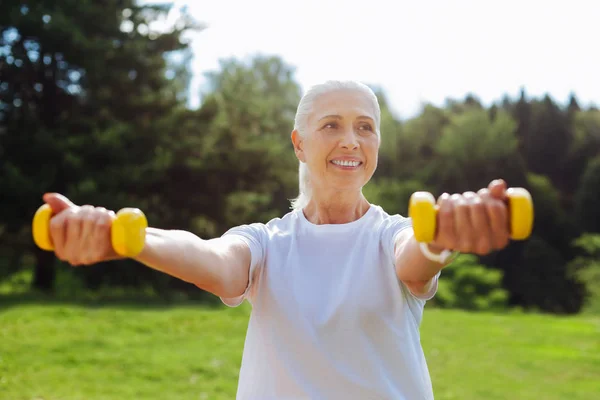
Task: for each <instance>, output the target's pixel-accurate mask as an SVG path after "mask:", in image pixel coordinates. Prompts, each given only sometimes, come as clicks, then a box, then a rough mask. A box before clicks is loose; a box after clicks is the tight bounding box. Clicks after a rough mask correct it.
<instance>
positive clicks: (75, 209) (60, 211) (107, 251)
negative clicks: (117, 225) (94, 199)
mask: <svg viewBox="0 0 600 400" xmlns="http://www.w3.org/2000/svg"><path fill="white" fill-rule="evenodd" d="M44 202H46V203H47V204H48V205H49V206H50V208H51V209H52V212H53V216H52V218H51V219H50V238H51V240H52V243H53V245H54V253H55V254H56V256H57V257H58V258H59V259H60V260H62V261H65V262H68V263H69V264H71V265H72V266H79V265H91V264H96V263H99V262H103V261H109V260H114V259H117V258H121V257H119V256H118V255H117V253H116V252H115V251H114V249H113V247H112V242H111V233H110V232H111V226H112V222H113V221H114V219H115V213H114V212H113V211H111V210H107V209H106V208H104V207H94V206H90V205H84V206H77V205H75V204H73V203H72V202H71V201H70V200H69V199H67V198H66V197H65V196H63V195H61V194H58V193H47V194H45V195H44Z"/></svg>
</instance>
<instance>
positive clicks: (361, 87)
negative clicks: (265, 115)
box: [291, 81, 381, 210]
mask: <svg viewBox="0 0 600 400" xmlns="http://www.w3.org/2000/svg"><path fill="white" fill-rule="evenodd" d="M338 90H353V91H360V92H362V93H363V94H364V95H366V96H367V97H368V98H369V99H370V100H371V101H372V102H373V106H374V107H373V108H374V109H375V131H376V132H377V135H378V136H379V135H380V132H379V127H380V121H381V110H380V108H379V101H378V100H377V96H376V95H375V93H374V92H373V90H372V89H371V88H370V87H368V86H367V85H365V84H363V83H361V82H357V81H327V82H325V83H321V84H318V85H315V86H312V87H311V88H310V89H308V90H307V91H306V93H305V94H304V95H303V96H302V98H301V99H300V103H299V104H298V109H297V111H296V118H295V119H294V129H295V130H297V131H298V133H299V134H300V136H305V135H306V134H307V125H308V117H309V116H310V114H311V113H312V112H313V104H314V102H315V100H316V99H317V98H319V97H320V96H322V95H324V94H327V93H331V92H335V91H338ZM298 183H299V190H300V193H299V195H298V197H296V198H295V199H292V202H291V203H292V207H291V208H292V209H294V210H298V209H302V208H304V207H306V205H307V204H308V202H309V201H310V197H311V194H312V190H311V187H310V176H309V172H308V167H307V166H306V164H305V163H303V162H302V161H300V166H299V168H298Z"/></svg>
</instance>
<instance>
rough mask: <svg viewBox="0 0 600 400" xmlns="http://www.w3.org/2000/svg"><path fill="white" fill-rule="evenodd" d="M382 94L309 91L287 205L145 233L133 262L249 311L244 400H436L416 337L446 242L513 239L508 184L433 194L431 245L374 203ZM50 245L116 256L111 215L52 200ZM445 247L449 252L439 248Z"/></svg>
mask: <svg viewBox="0 0 600 400" xmlns="http://www.w3.org/2000/svg"><path fill="white" fill-rule="evenodd" d="M379 121H380V110H379V104H378V102H377V98H376V96H375V95H374V93H373V92H372V91H371V90H370V89H369V88H368V87H367V86H365V85H363V84H360V83H357V82H331V81H330V82H326V83H324V84H321V85H317V86H315V87H313V88H311V89H310V90H308V91H307V92H306V94H305V95H304V97H303V98H302V100H301V101H300V104H299V106H298V112H297V115H296V120H295V126H294V130H293V132H292V134H291V140H292V142H293V145H294V151H295V154H296V157H297V158H298V160H299V161H300V195H299V196H298V198H296V199H295V200H294V201H293V210H292V211H291V212H289V213H287V214H286V215H284V216H283V217H282V218H275V219H273V220H271V221H269V222H268V223H266V224H263V223H254V224H250V225H243V226H237V227H234V228H232V229H230V230H229V231H228V232H226V233H225V234H224V235H223V236H221V237H218V238H215V239H210V240H204V239H201V238H199V237H197V236H196V235H194V234H192V233H189V232H184V231H166V230H160V229H153V228H148V229H147V231H146V245H145V247H144V249H143V251H142V252H141V253H140V255H139V256H138V257H136V259H137V260H138V261H139V262H141V263H143V264H145V265H147V266H149V267H151V268H154V269H157V270H160V271H163V272H165V273H167V274H170V275H172V276H175V277H177V278H180V279H182V280H185V281H187V282H191V283H193V284H195V285H197V286H198V287H200V288H202V289H204V290H206V291H209V292H211V293H213V294H215V295H217V296H219V297H220V298H221V299H222V301H223V302H224V303H225V304H227V305H228V306H232V307H235V306H237V305H239V304H241V303H242V302H243V301H244V300H245V299H247V300H248V301H249V302H250V303H251V305H252V313H251V316H250V321H249V327H248V331H247V337H246V343H245V346H244V353H243V360H242V366H241V371H240V376H239V385H238V392H237V398H238V399H247V400H250V399H252V400H254V399H261V400H265V399H278V400H283V399H309V398H310V399H411V400H412V399H432V398H433V393H432V385H431V380H430V376H429V372H428V368H427V364H426V361H425V358H424V354H423V350H422V347H421V344H420V338H419V326H420V323H421V318H422V315H423V308H424V305H425V302H426V301H427V300H429V299H431V298H432V297H433V296H434V294H435V293H436V290H437V282H438V281H437V280H438V277H439V274H440V271H441V269H442V268H443V267H444V266H445V265H447V263H448V258H447V257H436V256H435V255H436V254H440V253H442V252H443V250H445V249H452V250H455V251H460V252H468V253H476V254H486V253H489V252H490V251H492V250H498V249H502V248H503V247H505V246H506V245H507V244H508V242H509V228H508V224H507V222H506V221H507V207H506V205H505V202H504V199H505V196H506V186H505V184H504V182H503V181H501V180H498V181H494V182H492V183H491V184H490V185H489V187H487V188H483V189H481V190H479V192H477V193H474V192H468V193H464V194H455V195H452V196H450V195H448V194H444V195H442V196H441V197H440V198H439V199H438V204H437V205H438V207H439V213H438V230H437V234H436V237H435V240H434V241H433V242H431V243H429V244H428V247H427V248H425V251H424V249H423V248H422V247H421V246H420V245H419V243H417V241H416V240H415V238H414V236H413V229H412V226H411V220H410V219H409V218H405V217H403V216H400V215H389V214H388V213H386V211H385V210H383V209H382V208H381V207H379V206H377V205H374V204H371V203H369V201H368V200H367V199H366V198H365V197H364V195H363V193H362V187H363V186H364V185H365V184H366V183H367V182H369V179H370V178H371V177H372V175H373V173H374V171H375V169H376V167H377V156H378V150H379V146H380V143H381V140H380V132H379ZM44 200H45V201H46V203H48V204H49V205H50V207H51V208H52V210H53V212H54V213H55V214H56V215H55V216H54V217H53V218H52V220H51V228H50V231H51V238H52V241H53V243H54V248H55V253H56V255H57V257H59V258H60V259H61V260H64V261H67V262H69V263H70V264H72V265H89V264H93V263H97V262H99V261H105V260H110V259H115V258H118V256H117V255H116V254H115V252H114V250H113V249H112V247H111V244H110V226H111V221H112V220H113V219H114V213H113V212H111V211H107V210H106V209H103V208H98V207H92V206H81V207H80V206H76V205H74V204H72V203H71V202H70V201H69V200H68V199H66V198H64V197H63V196H61V195H59V194H47V195H45V196H44ZM444 254H447V251H446V252H444Z"/></svg>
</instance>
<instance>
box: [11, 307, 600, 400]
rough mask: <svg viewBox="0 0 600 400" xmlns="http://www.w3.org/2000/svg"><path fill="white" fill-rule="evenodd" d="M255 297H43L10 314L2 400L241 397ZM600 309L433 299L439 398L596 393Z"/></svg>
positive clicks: (432, 360)
mask: <svg viewBox="0 0 600 400" xmlns="http://www.w3.org/2000/svg"><path fill="white" fill-rule="evenodd" d="M249 310H250V309H249V306H248V305H244V306H243V307H240V308H238V309H228V308H224V307H221V308H205V307H201V306H198V305H178V306H173V307H168V306H155V305H143V304H140V305H137V306H136V305H121V306H117V305H114V306H113V305H111V306H90V305H88V306H82V305H60V304H51V305H44V304H37V305H19V306H11V307H4V310H3V311H1V312H0V399H7V400H9V399H10V400H33V399H44V400H58V399H61V400H74V399H86V400H100V399H132V398H139V399H166V398H169V399H171V398H173V399H175V398H176V399H194V400H198V399H233V398H235V390H236V384H237V376H238V371H239V365H240V362H241V354H242V349H243V343H244V335H245V332H246V327H247V318H248V313H249ZM599 338H600V319H598V318H591V317H590V318H583V317H555V316H543V315H528V314H505V315H502V314H486V313H478V314H474V313H473V314H471V313H466V312H461V311H448V310H436V309H428V310H426V313H425V319H424V322H423V327H422V342H423V346H424V348H425V352H426V356H427V360H428V363H429V368H430V371H431V375H432V380H433V384H434V391H435V393H436V399H446V400H449V399H465V400H468V399H483V398H485V399H547V400H554V399H556V400H558V399H561V400H562V399H574V400H577V399H581V400H583V399H585V400H588V399H591V398H594V393H595V394H597V393H600V339H599Z"/></svg>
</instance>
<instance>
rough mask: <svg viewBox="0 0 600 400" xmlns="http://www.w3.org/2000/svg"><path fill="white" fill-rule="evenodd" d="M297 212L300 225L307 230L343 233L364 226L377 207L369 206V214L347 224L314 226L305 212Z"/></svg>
mask: <svg viewBox="0 0 600 400" xmlns="http://www.w3.org/2000/svg"><path fill="white" fill-rule="evenodd" d="M296 211H297V213H298V218H300V223H301V224H302V225H303V226H304V227H306V228H307V229H310V230H312V231H315V232H342V231H347V230H348V229H353V228H356V227H357V226H360V225H362V224H363V223H364V222H365V221H366V220H367V219H369V218H370V216H371V214H373V213H374V212H375V205H373V204H369V208H368V209H367V212H366V213H364V214H363V216H362V217H360V218H359V219H357V220H355V221H352V222H347V223H344V224H319V225H318V224H314V223H312V222H310V221H309V220H308V219H307V218H306V216H305V215H304V210H302V209H299V210H296Z"/></svg>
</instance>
